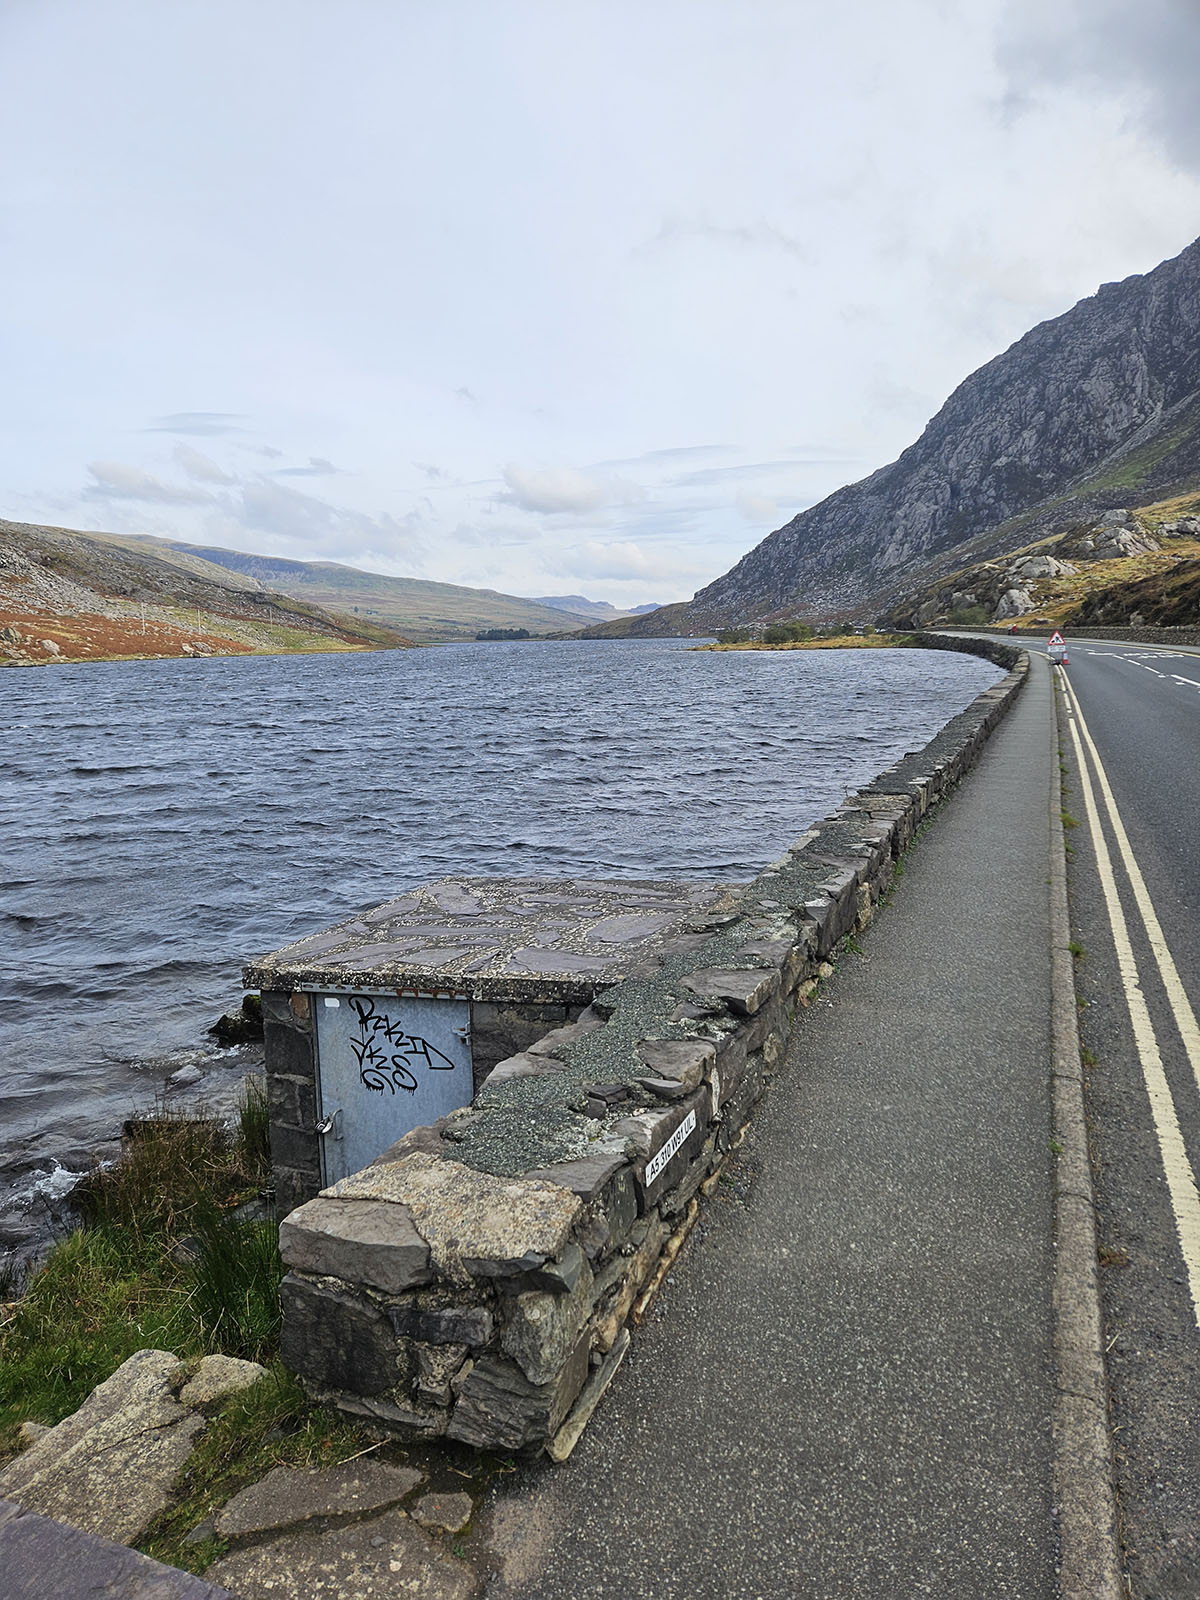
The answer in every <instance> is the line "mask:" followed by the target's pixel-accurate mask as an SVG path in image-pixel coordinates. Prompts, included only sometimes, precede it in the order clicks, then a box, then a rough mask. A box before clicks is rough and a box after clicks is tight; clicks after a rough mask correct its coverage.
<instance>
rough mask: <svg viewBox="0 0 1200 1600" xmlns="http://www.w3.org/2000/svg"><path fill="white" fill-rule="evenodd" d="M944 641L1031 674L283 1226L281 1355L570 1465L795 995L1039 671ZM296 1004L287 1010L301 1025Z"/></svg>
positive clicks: (462, 1429)
mask: <svg viewBox="0 0 1200 1600" xmlns="http://www.w3.org/2000/svg"><path fill="white" fill-rule="evenodd" d="M927 642H928V643H929V644H930V645H931V646H932V647H935V648H959V649H968V650H970V651H971V652H972V653H975V654H978V655H982V656H985V657H987V658H988V659H991V660H993V661H996V662H997V663H998V664H1000V665H1002V666H1005V667H1007V668H1008V669H1009V671H1008V673H1007V676H1006V677H1005V678H1004V679H1003V680H1002V681H1001V682H999V683H998V684H996V685H995V686H994V687H993V688H990V689H988V690H986V691H985V692H984V693H983V694H981V695H979V696H978V697H977V699H976V700H975V701H974V702H973V703H972V705H971V706H970V707H969V708H968V709H967V710H966V711H965V712H963V713H962V714H961V715H960V716H958V717H955V718H954V719H953V720H952V721H951V722H949V723H948V724H947V725H946V727H945V728H943V730H942V731H941V733H939V734H938V735H937V737H936V738H934V739H933V740H932V741H931V742H930V743H929V744H928V745H926V746H925V748H924V749H923V750H921V751H919V752H917V753H915V754H912V755H908V756H905V757H904V758H903V759H902V760H901V761H899V762H897V763H896V764H895V766H893V767H891V768H889V769H888V771H886V772H884V773H881V774H880V775H879V777H877V778H876V779H875V780H874V782H873V783H870V784H868V785H867V786H866V787H865V788H863V789H862V790H860V791H859V792H858V793H857V794H854V795H851V796H850V797H849V798H848V799H847V800H846V802H845V803H844V804H843V805H842V806H840V807H839V808H838V810H837V811H836V812H834V813H833V814H832V815H831V816H829V817H827V818H826V819H825V820H824V821H823V822H821V823H819V824H818V825H817V826H816V827H814V828H812V829H810V830H809V832H808V833H807V834H806V835H805V836H804V838H803V839H801V840H800V841H799V842H798V843H797V844H796V845H795V846H793V847H792V848H791V849H790V850H788V852H787V853H786V854H785V855H784V856H783V857H782V858H781V859H780V860H779V861H777V862H775V863H774V864H773V865H772V866H770V867H768V868H767V869H766V870H765V871H764V872H762V873H760V874H759V876H758V877H757V878H756V879H755V880H754V882H753V883H752V884H751V885H750V886H749V887H748V889H747V890H746V892H745V893H744V895H743V896H742V898H741V899H740V901H738V902H737V903H736V904H735V905H734V907H733V908H732V909H731V910H729V911H727V912H725V913H722V914H721V915H719V916H712V917H710V919H709V921H708V922H707V924H706V925H705V926H704V927H703V928H701V929H697V931H699V932H703V933H705V934H706V935H707V937H706V938H705V939H704V940H703V941H702V942H698V943H697V947H696V948H694V949H693V950H691V951H689V952H687V953H684V954H675V955H671V956H668V957H667V958H666V959H664V960H663V962H662V964H661V967H660V969H659V970H658V971H657V972H655V973H653V974H651V975H648V976H642V977H638V978H631V979H627V980H626V981H624V982H623V983H620V984H618V985H616V986H614V987H613V988H611V989H608V990H607V991H605V992H604V993H603V994H602V995H601V996H599V997H598V998H597V999H595V1000H594V1001H593V1002H592V1004H591V1005H590V1006H589V1007H588V1008H587V1009H586V1010H585V1011H583V1012H582V1014H580V1015H579V1016H578V1017H577V1019H576V1020H574V1021H573V1022H570V1023H568V1024H567V1025H565V1026H562V1027H559V1028H556V1029H554V1030H553V1031H551V1032H549V1033H547V1034H546V1035H545V1036H544V1037H542V1038H540V1039H538V1040H536V1041H534V1042H532V1043H530V1044H529V1045H527V1046H526V1048H524V1049H522V1050H520V1051H518V1052H516V1053H515V1054H513V1055H511V1056H510V1057H508V1058H507V1059H506V1060H503V1061H500V1062H499V1063H498V1064H497V1065H496V1066H495V1067H494V1068H493V1069H492V1071H491V1072H490V1074H489V1075H488V1077H487V1079H486V1081H485V1082H484V1083H483V1085H482V1087H481V1088H480V1090H479V1092H478V1093H477V1094H476V1096H475V1099H474V1100H473V1102H472V1103H471V1104H470V1105H469V1106H466V1107H464V1108H462V1109H461V1110H460V1111H457V1112H455V1113H453V1114H452V1115H451V1116H449V1117H447V1118H444V1119H442V1121H440V1122H438V1123H437V1124H435V1125H434V1126H432V1127H426V1128H417V1129H414V1130H413V1131H412V1132H411V1133H409V1134H407V1135H405V1137H404V1138H403V1139H401V1140H400V1141H399V1143H398V1144H396V1145H393V1146H392V1147H391V1149H389V1150H387V1151H385V1152H384V1154H383V1155H381V1156H380V1157H379V1158H378V1159H377V1160H376V1161H375V1162H373V1163H372V1164H371V1165H370V1166H368V1167H366V1168H364V1169H363V1170H362V1171H361V1172H358V1173H356V1174H354V1175H353V1176H351V1177H349V1178H346V1179H344V1180H342V1181H341V1182H340V1183H337V1184H334V1185H333V1186H332V1187H331V1188H329V1189H327V1190H325V1191H324V1192H323V1193H321V1194H320V1195H318V1196H317V1197H316V1198H314V1199H311V1200H309V1201H307V1202H306V1203H305V1204H303V1205H301V1206H300V1207H299V1208H298V1209H297V1210H295V1211H293V1212H292V1213H291V1215H290V1216H289V1217H287V1218H286V1219H285V1221H284V1222H283V1224H282V1226H281V1229H280V1248H281V1250H282V1253H283V1257H284V1260H285V1262H286V1264H287V1266H288V1268H289V1269H290V1270H289V1273H288V1276H287V1277H286V1278H285V1279H284V1283H283V1305H284V1323H283V1353H284V1358H285V1360H286V1361H287V1363H288V1364H289V1366H291V1367H292V1368H293V1369H294V1370H295V1371H296V1372H297V1373H299V1374H300V1375H301V1377H302V1378H303V1379H304V1381H305V1384H306V1386H307V1387H308V1389H309V1391H310V1393H311V1394H312V1395H313V1396H314V1397H315V1398H318V1399H321V1400H325V1401H328V1402H332V1403H333V1404H334V1405H336V1406H338V1407H339V1408H340V1409H341V1410H342V1411H344V1412H347V1413H349V1414H351V1415H354V1416H357V1417H365V1418H369V1419H371V1420H373V1421H375V1422H377V1423H380V1424H383V1425H384V1426H386V1427H388V1428H391V1429H394V1430H396V1431H398V1432H401V1433H404V1434H407V1435H410V1436H412V1435H415V1436H424V1437H438V1436H444V1437H446V1438H449V1439H453V1440H457V1441H459V1442H460V1443H463V1444H467V1445H471V1446H475V1447H478V1448H480V1449H496V1450H506V1451H512V1450H530V1451H536V1450H541V1449H545V1450H546V1451H547V1452H548V1453H549V1454H550V1455H551V1456H552V1457H554V1458H555V1459H562V1457H563V1456H565V1454H566V1453H567V1452H568V1451H569V1449H570V1448H571V1446H572V1445H573V1443H574V1441H575V1439H576V1438H578V1436H579V1433H580V1431H581V1430H582V1427H583V1425H584V1424H585V1423H586V1421H587V1418H588V1416H589V1415H590V1414H591V1411H592V1409H593V1408H594V1406H595V1404H596V1402H597V1400H598V1398H599V1396H600V1395H601V1394H602V1393H603V1390H604V1388H605V1387H606V1385H607V1383H608V1382H609V1380H610V1379H611V1376H612V1374H613V1372H614V1371H615V1369H616V1366H617V1364H618V1363H619V1361H620V1359H621V1357H622V1355H623V1354H624V1351H625V1349H626V1348H627V1346H628V1342H629V1334H628V1324H629V1322H630V1320H631V1316H634V1317H635V1316H636V1310H637V1307H638V1303H639V1300H640V1299H641V1298H642V1297H643V1296H645V1295H647V1293H648V1292H649V1289H650V1288H652V1286H653V1283H654V1280H655V1275H656V1273H657V1272H659V1271H660V1270H661V1269H662V1264H663V1262H664V1260H665V1261H669V1260H670V1259H672V1258H673V1254H674V1251H675V1250H676V1249H677V1248H678V1242H679V1240H680V1239H681V1237H682V1236H683V1234H684V1233H685V1231H686V1229H687V1228H688V1227H689V1226H690V1222H691V1219H692V1218H693V1217H694V1216H695V1214H696V1210H697V1207H698V1204H699V1201H700V1198H701V1197H702V1195H703V1194H704V1193H705V1192H707V1191H708V1190H709V1189H710V1188H711V1186H712V1185H713V1184H714V1183H715V1182H716V1177H717V1173H718V1171H719V1169H720V1167H721V1165H722V1163H723V1162H724V1160H725V1158H726V1156H727V1154H728V1153H729V1150H730V1149H731V1147H732V1146H733V1145H734V1144H735V1143H736V1142H737V1140H738V1138H739V1135H740V1133H741V1131H742V1129H743V1128H744V1126H745V1124H746V1121H747V1119H748V1118H749V1116H750V1114H751V1112H752V1110H753V1107H754V1105H755V1103H756V1101H757V1100H758V1099H759V1097H760V1096H761V1094H762V1092H763V1089H764V1086H765V1084H766V1081H767V1079H768V1078H769V1077H770V1075H771V1073H772V1072H773V1070H774V1069H775V1067H776V1065H777V1063H778V1061H779V1059H780V1057H781V1055H782V1053H783V1049H784V1045H785V1042H786V1039H787V1035H788V1030H789V1028H790V1026H791V1024H792V1021H793V1018H794V1016H795V1014H796V1010H797V1007H798V1005H800V1004H801V1003H802V1002H803V1001H804V1000H805V999H806V998H807V995H808V994H809V993H810V992H811V990H812V989H813V987H815V985H816V983H817V981H818V980H819V977H820V976H821V973H822V965H823V963H825V962H826V960H827V958H828V957H829V956H830V955H831V954H832V953H833V952H834V950H835V948H836V947H837V945H838V944H839V942H840V941H841V940H842V939H844V938H845V937H846V935H848V934H850V933H851V932H853V931H855V930H858V929H861V928H863V927H864V926H865V925H866V923H868V922H869V921H870V918H871V916H872V914H873V912H874V908H875V906H876V904H877V903H878V900H879V897H880V895H881V894H882V893H884V892H885V891H886V889H887V887H888V885H889V883H890V882H891V879H892V875H893V871H894V867H895V863H896V860H897V858H898V857H899V856H900V855H901V854H902V852H903V851H904V850H905V848H906V847H907V846H908V844H909V842H910V841H911V839H912V836H913V833H914V831H915V829H916V828H917V826H918V825H919V824H920V822H921V820H922V818H923V817H924V816H925V815H926V813H927V812H928V811H929V809H930V808H931V807H933V806H935V805H936V804H937V803H938V802H939V801H940V800H941V799H942V797H943V796H944V795H945V794H946V793H947V792H948V791H949V790H950V789H951V788H953V786H954V785H955V784H956V783H957V782H958V780H959V779H960V778H961V777H962V775H963V774H964V773H965V772H966V771H967V770H968V769H969V768H970V767H971V766H972V765H973V763H974V762H975V760H976V758H977V756H978V754H979V752H980V750H981V748H982V747H983V745H984V743H985V741H986V740H987V738H988V735H989V734H990V732H991V730H992V729H993V727H994V726H995V725H996V723H997V722H998V721H999V719H1000V718H1001V716H1003V714H1004V712H1005V711H1006V710H1007V708H1008V707H1009V705H1010V704H1011V703H1012V700H1013V698H1014V697H1015V695H1016V694H1017V693H1018V692H1019V691H1020V689H1021V687H1022V685H1023V683H1024V681H1025V676H1026V673H1027V671H1028V664H1029V663H1028V657H1027V656H1025V655H1024V654H1023V653H1019V652H1017V651H1016V650H1014V649H1012V648H1011V647H1009V646H1006V645H1002V644H1000V643H998V642H995V641H991V640H979V641H955V642H953V643H952V642H951V641H949V640H946V639H934V638H930V639H929V640H928V641H927ZM826 970H828V969H826ZM296 999H297V1001H303V1000H304V997H303V996H297V997H296ZM300 1009H301V1010H302V1009H303V1007H301V1008H300ZM293 1015H294V1016H295V1019H296V1020H295V1024H293V1023H292V1022H291V1021H288V1020H287V1019H284V1021H283V1022H281V1023H280V1025H286V1026H288V1027H293V1026H295V1027H297V1028H298V1029H299V1030H300V1031H301V1032H302V1031H303V1027H304V1019H303V1018H302V1017H300V1015H299V1013H298V1012H294V1013H293Z"/></svg>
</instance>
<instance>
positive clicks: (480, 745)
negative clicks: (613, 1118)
mask: <svg viewBox="0 0 1200 1600" xmlns="http://www.w3.org/2000/svg"><path fill="white" fill-rule="evenodd" d="M998 676H999V671H998V669H997V668H996V667H994V666H992V665H990V664H989V663H987V662H984V661H981V660H978V659H976V658H974V657H971V656H962V655H956V654H954V653H951V652H938V651H917V650H863V651H789V652H778V653H771V652H746V653H706V652H702V651H696V650H695V649H693V648H689V643H688V642H687V641H676V640H653V641H627V642H601V641H595V642H589V641H580V642H569V641H564V642H561V643H547V644H515V643H514V644H508V643H499V644H476V645H471V644H463V645H443V646H437V647H433V648H429V649H423V650H407V651H395V652H379V653H371V654H362V655H359V654H352V655H329V656H287V657H283V656H253V657H244V656H243V657H234V658H217V659H212V660H205V661H186V660H171V661H137V662H108V663H87V664H80V665H61V666H52V667H47V668H44V669H38V670H34V669H24V670H17V669H13V670H9V671H5V672H2V673H0V729H2V737H0V839H2V840H3V882H2V885H0V1249H2V1248H3V1247H4V1246H5V1244H6V1242H8V1243H11V1242H14V1241H17V1240H18V1239H19V1238H20V1237H21V1236H22V1231H23V1224H22V1221H21V1217H22V1215H23V1213H24V1211H25V1209H27V1208H28V1205H29V1203H30V1200H31V1197H32V1198H33V1199H36V1197H37V1195H38V1194H42V1195H45V1194H47V1193H50V1194H52V1193H53V1192H54V1191H55V1189H56V1187H58V1188H61V1187H62V1186H64V1185H65V1184H66V1183H67V1181H68V1179H67V1177H66V1173H65V1172H63V1171H61V1170H60V1168H61V1167H65V1168H67V1169H69V1170H78V1168H79V1166H81V1165H83V1164H85V1163H86V1160H87V1158H88V1152H89V1151H90V1150H92V1149H94V1148H95V1147H96V1146H97V1145H98V1144H100V1143H102V1142H103V1141H105V1140H106V1139H110V1138H111V1136H112V1135H113V1133H114V1132H115V1130H116V1129H117V1128H118V1126H119V1123H120V1121H121V1119H122V1118H123V1117H124V1116H127V1115H128V1114H129V1113H130V1111H131V1110H132V1109H134V1108H136V1107H139V1106H144V1105H145V1104H146V1103H147V1101H149V1100H150V1099H152V1098H153V1096H154V1094H155V1092H156V1091H159V1090H161V1087H162V1084H163V1080H164V1079H165V1078H166V1076H167V1075H168V1074H169V1073H170V1072H172V1071H173V1070H175V1069H177V1068H178V1067H179V1066H180V1065H181V1063H182V1064H188V1063H198V1064H199V1066H200V1067H201V1069H202V1071H203V1074H204V1081H205V1084H206V1085H213V1086H216V1087H217V1088H219V1087H220V1086H221V1083H222V1081H223V1078H225V1077H231V1076H232V1075H234V1074H235V1069H236V1066H237V1063H236V1060H235V1059H232V1058H229V1057H226V1056H223V1055H222V1054H221V1053H219V1052H217V1051H216V1050H215V1049H214V1048H213V1047H211V1046H210V1045H206V1044H205V1041H204V1033H205V1030H206V1028H207V1027H208V1025H209V1024H210V1023H211V1022H212V1021H214V1020H215V1018H216V1017H217V1016H218V1015H219V1013H220V1012H222V1011H223V1010H227V1009H229V1008H230V1007H232V1006H234V1005H236V1004H237V1002H238V1000H239V998H240V993H241V990H240V978H239V972H240V967H241V964H242V962H243V960H245V959H246V958H247V957H250V956H254V955H257V954H260V953H262V952H264V951H267V950H271V949H274V948H276V947H277V946H279V945H281V944H284V943H287V942H288V941H290V940H293V939H297V938H299V937H300V936H301V935H302V934H304V933H308V932H313V931H316V930H317V929H319V928H323V927H325V926H327V925H328V924H330V923H333V922H336V921H339V920H341V919H343V918H345V917H347V916H349V915H350V914H351V913H352V912H353V911H355V910H358V909H360V908H362V907H365V906H369V905H372V904H375V903H377V902H379V901H381V900H385V899H387V898H389V897H391V896H394V895H397V894H399V893H400V892H402V891H403V890H405V889H408V888H411V887H413V886H414V885H416V884H419V883H424V882H427V881H429V880H430V879H433V878H438V877H442V876H445V875H447V874H460V873H461V874H474V875H489V874H497V875H516V876H540V875H546V876H552V877H560V876H583V877H588V876H602V877H613V876H618V877H651V878H653V877H663V878H672V877H684V878H700V879H708V878H719V879H733V880H737V879H746V878H749V877H751V876H753V875H754V873H756V872H757V871H758V870H759V869H760V868H761V867H762V866H764V865H765V864H766V863H767V862H769V861H771V860H773V859H774V858H775V857H777V856H778V855H779V854H780V853H781V852H782V851H783V849H784V848H785V847H786V846H787V845H788V844H790V843H791V842H792V841H793V840H795V839H796V837H797V836H798V835H799V834H800V833H802V832H803V830H804V829H805V827H806V826H807V825H808V824H809V823H810V822H812V821H814V820H815V819H816V818H818V817H820V816H822V815H823V814H824V813H825V812H826V811H828V810H829V809H830V808H831V807H832V806H834V805H836V804H837V803H838V802H840V801H841V799H842V797H843V795H844V794H845V793H846V792H847V791H848V790H852V789H854V788H855V787H856V786H857V785H858V784H860V783H862V782H863V781H864V780H866V779H868V778H870V777H872V776H873V775H874V774H875V773H876V772H878V771H879V770H880V769H881V768H882V767H885V766H887V765H889V764H890V763H891V762H892V761H893V760H895V759H896V758H897V757H898V756H900V755H901V754H903V753H904V751H906V750H911V749H916V748H918V747H919V746H920V745H922V744H923V743H924V742H925V741H926V740H927V739H928V738H930V737H931V736H932V734H933V733H934V732H935V731H936V730H937V729H938V728H939V727H940V726H941V725H942V724H943V723H944V722H945V721H946V720H947V719H948V718H949V717H951V716H952V715H954V714H955V713H956V712H958V711H960V710H962V708H963V707H964V706H966V705H967V704H968V702H969V701H970V700H971V699H972V698H973V697H974V696H975V695H976V694H977V693H978V692H979V691H980V690H981V689H983V688H985V687H986V686H987V685H989V684H991V683H993V682H995V681H996V679H997V678H998Z"/></svg>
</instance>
